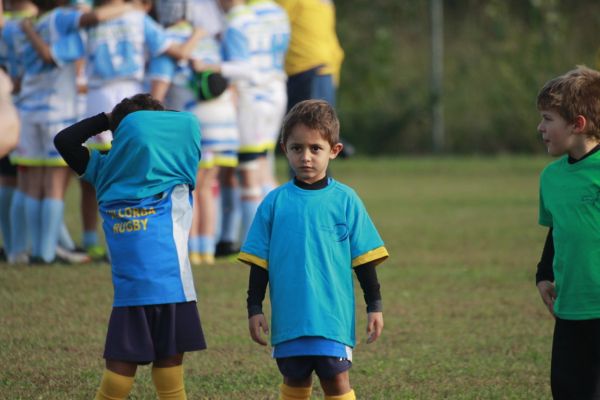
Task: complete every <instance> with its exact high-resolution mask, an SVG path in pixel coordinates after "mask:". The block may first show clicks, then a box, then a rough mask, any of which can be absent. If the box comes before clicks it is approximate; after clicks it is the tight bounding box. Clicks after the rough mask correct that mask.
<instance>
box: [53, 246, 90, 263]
mask: <svg viewBox="0 0 600 400" xmlns="http://www.w3.org/2000/svg"><path fill="white" fill-rule="evenodd" d="M56 258H57V261H61V262H64V263H66V264H87V263H90V262H92V257H91V256H90V255H88V254H87V253H85V252H81V251H77V250H67V249H65V248H64V247H61V246H56Z"/></svg>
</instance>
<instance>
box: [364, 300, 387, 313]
mask: <svg viewBox="0 0 600 400" xmlns="http://www.w3.org/2000/svg"><path fill="white" fill-rule="evenodd" d="M382 311H383V302H382V301H381V300H374V301H372V302H370V303H369V304H367V313H372V312H382Z"/></svg>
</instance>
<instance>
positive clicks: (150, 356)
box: [104, 301, 206, 364]
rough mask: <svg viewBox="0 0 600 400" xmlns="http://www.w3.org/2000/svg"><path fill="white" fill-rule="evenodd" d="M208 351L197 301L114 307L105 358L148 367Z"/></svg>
mask: <svg viewBox="0 0 600 400" xmlns="http://www.w3.org/2000/svg"><path fill="white" fill-rule="evenodd" d="M204 349H206V342H205V340H204V333H203V332H202V325H201V324H200V316H199V314H198V309H197V308H196V302H195V301H190V302H187V303H176V304H158V305H149V306H131V307H113V309H112V313H111V315H110V321H109V323H108V333H107V334H106V345H105V346H104V358H105V359H107V360H115V361H126V362H133V363H137V364H148V363H151V362H153V361H157V360H162V359H165V358H168V357H171V356H173V355H175V354H179V353H185V352H188V351H196V350H204Z"/></svg>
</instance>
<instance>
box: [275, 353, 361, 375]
mask: <svg viewBox="0 0 600 400" xmlns="http://www.w3.org/2000/svg"><path fill="white" fill-rule="evenodd" d="M276 360H277V367H279V372H281V374H282V375H283V376H285V377H287V378H290V379H295V380H302V379H306V378H307V377H308V376H309V375H310V374H312V372H313V371H315V373H316V374H317V376H318V377H319V379H332V378H333V377H334V376H336V375H339V374H341V373H342V372H345V371H348V370H349V369H350V367H352V361H350V360H348V359H346V358H339V357H327V356H299V357H282V358H277V359H276Z"/></svg>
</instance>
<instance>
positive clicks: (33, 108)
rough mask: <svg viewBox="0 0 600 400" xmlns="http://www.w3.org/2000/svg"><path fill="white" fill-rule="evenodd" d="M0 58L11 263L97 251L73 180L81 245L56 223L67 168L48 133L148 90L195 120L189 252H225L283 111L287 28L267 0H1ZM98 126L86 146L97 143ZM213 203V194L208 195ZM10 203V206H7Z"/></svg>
mask: <svg viewBox="0 0 600 400" xmlns="http://www.w3.org/2000/svg"><path fill="white" fill-rule="evenodd" d="M6 6H7V9H8V12H7V13H6V14H5V16H6V18H5V23H4V27H3V29H2V36H1V38H2V41H1V47H0V63H2V65H3V67H4V68H5V69H6V70H7V71H8V73H9V74H10V76H11V77H12V78H13V80H14V82H15V83H16V86H17V88H16V90H15V96H14V100H15V104H16V105H17V107H18V109H19V114H20V117H21V121H22V127H21V140H20V143H19V145H18V146H17V148H16V149H15V150H14V151H13V152H12V154H11V155H10V161H9V159H3V163H2V169H1V171H0V175H1V176H2V177H3V178H2V180H1V181H0V185H1V187H0V202H1V204H0V208H1V209H2V210H7V212H3V213H2V215H1V218H0V226H1V227H2V234H3V235H2V237H3V243H4V252H5V255H6V257H7V259H8V261H9V262H11V263H26V262H29V263H51V262H53V261H55V260H57V259H58V260H60V261H76V262H77V261H79V262H85V261H88V260H89V259H90V258H89V257H88V256H90V257H91V258H94V259H103V258H105V257H106V255H105V252H104V249H103V246H100V243H101V241H100V240H99V238H98V234H97V216H98V208H97V204H96V199H95V193H94V189H93V188H92V187H91V186H90V185H89V184H88V183H86V182H85V181H83V180H81V181H80V182H81V221H82V230H83V234H82V243H81V247H82V248H83V249H85V251H86V252H87V255H85V253H83V254H82V253H77V252H75V250H76V246H75V244H74V243H73V240H72V239H71V237H70V235H69V231H68V230H67V228H66V225H65V224H64V195H65V192H66V189H67V185H68V183H69V178H70V172H69V170H68V169H67V168H66V166H65V163H64V160H62V158H61V157H60V155H59V154H58V153H57V152H56V149H55V148H54V146H53V144H52V138H53V137H54V135H55V134H56V133H57V132H58V131H60V130H61V129H62V128H64V127H66V126H68V125H69V124H71V123H73V122H75V121H77V120H79V119H81V118H83V117H89V116H92V115H96V114H97V113H99V112H102V111H106V110H110V109H112V107H114V106H115V105H116V104H117V103H118V102H119V101H120V100H122V99H123V98H127V97H130V96H132V95H135V94H137V93H142V92H148V93H150V94H152V96H153V97H155V98H156V99H158V100H159V101H161V102H163V104H164V105H165V106H166V107H167V108H168V109H173V110H180V111H189V112H192V113H193V114H195V115H196V116H197V117H198V119H199V121H200V124H201V129H202V141H203V142H202V147H203V157H202V160H201V162H200V165H199V166H198V182H199V183H198V186H197V188H196V190H195V193H194V196H195V200H196V203H197V204H198V207H195V208H194V223H193V224H192V228H191V237H190V244H189V246H190V248H189V250H190V256H191V259H192V262H193V263H194V264H199V263H207V264H210V263H213V262H214V256H215V251H216V250H218V253H219V255H232V254H236V253H237V252H238V251H239V243H241V242H242V241H243V239H244V238H245V235H246V234H247V231H248V229H249V226H250V223H251V221H252V218H253V217H254V214H255V212H256V208H257V207H258V204H259V203H260V201H261V199H262V198H263V196H264V195H265V194H266V193H268V192H269V191H270V190H271V189H273V188H274V187H275V186H276V180H275V176H274V165H273V156H272V155H273V150H274V148H275V143H276V141H277V137H278V134H279V128H280V126H281V121H282V119H283V116H284V114H285V111H286V105H287V95H286V83H285V82H286V74H285V72H284V70H283V67H284V59H285V54H286V51H287V47H288V43H289V40H290V26H289V22H288V18H287V14H286V12H285V10H284V9H283V8H281V7H280V6H278V5H277V4H276V3H275V2H273V1H270V0H255V1H248V2H246V1H241V0H231V1H229V0H222V1H220V2H217V1H215V0H158V1H155V2H154V3H153V2H150V1H142V0H135V1H131V2H129V1H126V0H104V1H98V2H96V3H95V4H89V3H88V2H86V1H81V0H73V1H71V2H70V3H68V4H67V2H66V1H61V0H47V1H46V0H11V1H10V2H8V3H7V4H6ZM111 139H112V138H111V133H110V132H109V131H107V132H102V133H100V134H98V135H96V136H94V137H92V138H90V140H89V141H88V142H87V143H86V146H87V147H88V148H90V149H98V150H101V151H108V150H109V149H110V145H111ZM219 200H220V201H219ZM8 210H10V212H8Z"/></svg>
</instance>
